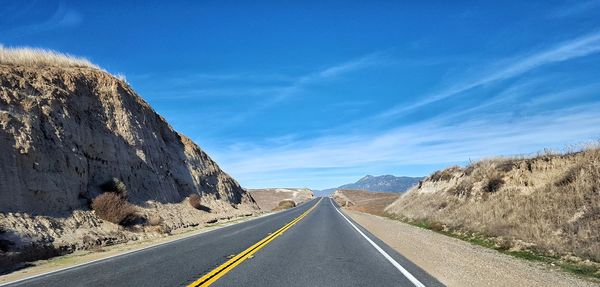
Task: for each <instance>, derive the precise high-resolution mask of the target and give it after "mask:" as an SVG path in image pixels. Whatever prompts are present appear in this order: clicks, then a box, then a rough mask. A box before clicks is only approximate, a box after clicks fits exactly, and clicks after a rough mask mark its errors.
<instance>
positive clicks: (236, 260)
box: [188, 198, 323, 287]
mask: <svg viewBox="0 0 600 287" xmlns="http://www.w3.org/2000/svg"><path fill="white" fill-rule="evenodd" d="M321 200H323V199H322V198H321V199H319V201H318V202H317V203H316V204H315V205H313V206H312V207H311V208H309V209H308V210H307V211H305V212H304V213H302V214H301V215H300V216H298V217H296V218H294V220H292V221H290V222H289V223H287V224H286V225H284V226H283V227H281V228H279V229H278V230H277V231H275V232H273V233H271V234H270V235H268V236H267V237H265V238H263V239H262V240H260V241H259V242H257V243H255V244H254V245H252V246H250V247H248V249H246V250H244V251H242V252H240V253H239V254H238V255H236V256H235V257H233V258H231V259H229V260H227V261H226V262H225V263H223V264H221V265H220V266H219V267H217V268H215V269H213V270H212V271H210V272H208V273H206V274H205V275H204V276H202V277H201V278H200V279H198V280H196V281H194V282H193V283H191V284H190V285H188V287H199V286H209V285H210V284H212V283H213V282H215V281H217V279H219V278H221V277H222V276H223V275H225V274H226V273H227V272H229V271H230V270H231V269H233V268H235V267H236V266H238V265H239V264H240V263H242V262H244V260H246V259H248V258H249V257H250V256H252V255H253V254H254V253H256V252H257V251H258V250H260V249H261V248H263V247H265V246H266V245H267V244H269V242H271V241H273V240H274V239H275V238H277V237H278V236H279V235H281V234H283V233H284V232H285V231H286V230H288V229H290V227H292V226H293V225H294V224H296V223H298V222H299V221H300V220H302V218H304V217H305V216H306V215H308V214H309V213H310V212H311V211H312V210H313V209H315V207H317V205H318V204H319V203H320V202H321Z"/></svg>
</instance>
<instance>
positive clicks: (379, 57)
mask: <svg viewBox="0 0 600 287" xmlns="http://www.w3.org/2000/svg"><path fill="white" fill-rule="evenodd" d="M383 63H385V53H383V52H375V53H370V54H367V55H363V56H361V57H357V58H354V59H351V60H349V61H345V62H343V63H339V64H335V65H332V66H328V67H325V68H322V69H319V70H316V71H314V72H311V73H308V74H305V75H302V76H299V77H297V78H295V80H293V81H292V82H291V83H290V84H288V85H286V86H283V87H281V88H276V89H275V90H273V91H272V92H273V96H272V97H269V98H267V99H265V100H263V101H259V102H257V103H256V104H255V105H254V106H253V107H249V108H248V110H247V111H245V112H242V113H238V114H236V116H234V117H232V118H230V119H229V120H228V122H229V124H235V123H239V122H241V121H243V120H246V119H247V118H248V117H250V116H252V115H254V114H257V113H259V112H261V111H263V110H265V109H267V108H269V107H271V106H273V105H276V104H277V103H279V102H281V101H284V100H285V99H287V98H289V97H292V96H294V95H297V94H298V93H300V92H304V91H305V90H306V89H307V88H308V87H310V86H311V85H313V84H317V83H322V82H326V81H331V80H334V79H336V78H339V77H342V76H344V75H346V74H349V73H352V72H356V71H359V70H363V69H367V68H370V67H373V66H377V65H380V64H383Z"/></svg>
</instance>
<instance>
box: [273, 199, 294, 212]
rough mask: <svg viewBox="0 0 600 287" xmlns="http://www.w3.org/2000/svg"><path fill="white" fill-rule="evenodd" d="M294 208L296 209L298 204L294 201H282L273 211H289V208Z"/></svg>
mask: <svg viewBox="0 0 600 287" xmlns="http://www.w3.org/2000/svg"><path fill="white" fill-rule="evenodd" d="M292 207H296V202H295V201H293V200H289V199H286V200H282V201H280V202H279V204H278V205H277V207H275V208H274V209H273V211H277V210H284V209H288V208H292Z"/></svg>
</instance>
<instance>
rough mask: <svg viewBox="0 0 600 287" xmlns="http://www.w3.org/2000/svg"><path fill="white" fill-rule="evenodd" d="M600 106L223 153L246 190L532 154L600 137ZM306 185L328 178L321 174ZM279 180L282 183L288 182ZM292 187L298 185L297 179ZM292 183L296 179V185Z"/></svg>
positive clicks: (430, 123) (219, 154)
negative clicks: (350, 172)
mask: <svg viewBox="0 0 600 287" xmlns="http://www.w3.org/2000/svg"><path fill="white" fill-rule="evenodd" d="M598 110H600V103H593V104H586V105H580V106H575V107H569V108H564V109H559V110H554V111H551V112H545V113H540V114H537V115H534V116H529V117H523V118H514V117H513V116H512V114H511V113H510V112H504V113H498V114H490V115H489V116H485V115H482V116H480V117H479V118H478V119H476V120H470V121H465V122H461V123H458V124H453V125H449V124H448V119H437V118H436V119H432V120H428V121H424V122H420V123H417V124H413V125H408V126H402V127H397V128H393V129H390V130H386V131H380V132H375V133H370V134H365V133H363V134H338V135H334V136H324V137H320V138H316V139H310V140H304V141H295V142H294V143H293V144H287V145H285V146H279V145H273V146H264V145H254V144H246V145H238V146H237V148H236V151H235V152H231V150H221V151H216V152H215V156H216V157H217V159H218V161H219V162H220V163H221V164H222V165H223V167H224V168H225V169H226V170H227V171H228V172H230V173H231V174H232V175H234V176H235V177H236V178H238V179H239V180H240V181H241V182H242V184H248V185H253V186H259V185H260V184H261V183H262V182H263V181H264V180H267V181H268V180H269V178H272V177H273V175H274V174H280V175H284V177H285V176H292V177H293V176H294V174H295V173H296V171H302V170H306V169H324V170H328V171H331V170H337V169H349V168H358V169H360V168H363V169H368V167H369V166H386V165H387V166H399V165H423V164H436V163H437V164H440V163H449V162H463V161H466V160H467V159H478V158H482V157H488V156H495V155H512V154H518V153H529V152H533V151H536V150H540V149H542V148H545V147H557V146H559V147H563V146H564V145H565V144H567V143H571V144H575V143H580V142H582V141H586V140H593V139H597V138H600V117H598ZM320 173H321V176H319V175H318V174H317V175H313V176H311V178H310V179H309V178H307V175H306V173H305V172H300V174H304V180H305V181H307V182H310V181H311V180H315V179H322V180H330V179H325V178H326V177H328V176H329V175H328V174H327V173H326V172H323V171H321V172H320ZM278 178H280V179H281V176H279V177H278ZM290 180H291V179H290ZM291 182H293V180H292V181H291Z"/></svg>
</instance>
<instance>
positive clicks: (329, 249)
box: [8, 198, 443, 287]
mask: <svg viewBox="0 0 600 287" xmlns="http://www.w3.org/2000/svg"><path fill="white" fill-rule="evenodd" d="M235 255H237V256H235ZM207 283H212V285H211V286H443V285H442V284H441V283H439V282H438V281H437V280H436V279H435V278H433V277H432V276H430V275H429V274H427V273H426V272H424V271H423V270H421V269H420V268H418V267H417V266H416V265H414V264H412V263H411V262H410V261H408V260H407V259H406V258H404V257H403V256H402V255H400V254H398V253H397V252H395V251H394V250H393V249H391V248H390V247H388V246H387V245H385V244H384V243H383V242H381V241H380V240H379V239H377V238H376V237H374V236H373V235H371V234H370V233H369V232H367V231H366V230H365V229H363V228H362V227H360V226H359V225H358V224H356V223H355V222H353V221H352V220H351V219H349V218H348V217H347V216H345V215H343V212H340V211H339V209H338V207H337V205H335V203H334V202H333V201H332V200H331V199H329V198H321V199H314V200H311V201H309V202H307V203H305V204H302V205H300V206H298V207H296V208H292V209H289V210H286V211H283V212H279V213H276V214H273V215H270V216H265V217H261V218H257V219H254V220H251V221H247V222H243V223H239V224H236V225H231V226H227V227H224V228H221V229H217V230H213V231H210V232H206V233H202V234H198V235H195V236H192V237H188V238H185V239H182V240H179V241H175V242H171V243H168V244H164V245H159V246H156V247H153V248H149V249H144V250H141V251H139V252H133V253H129V254H124V255H122V256H117V257H113V258H108V259H106V260H102V261H98V262H94V263H91V264H87V265H82V266H79V267H75V268H71V269H67V270H63V271H59V272H55V273H51V274H47V275H43V276H39V277H34V278H31V279H28V280H25V281H20V282H16V283H13V284H9V285H8V286H28V287H31V286H45V287H48V286H111V287H117V286H188V285H190V284H192V285H191V286H193V285H200V286H206V285H207Z"/></svg>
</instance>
